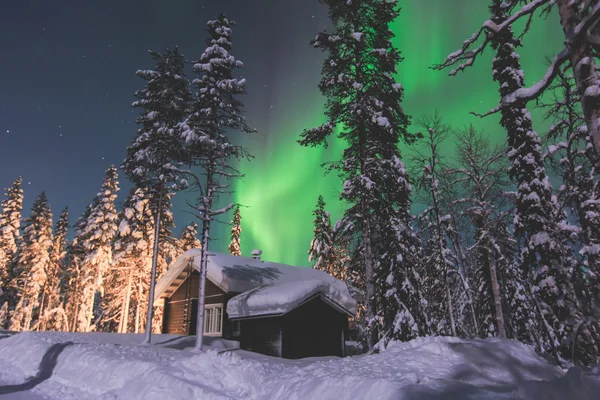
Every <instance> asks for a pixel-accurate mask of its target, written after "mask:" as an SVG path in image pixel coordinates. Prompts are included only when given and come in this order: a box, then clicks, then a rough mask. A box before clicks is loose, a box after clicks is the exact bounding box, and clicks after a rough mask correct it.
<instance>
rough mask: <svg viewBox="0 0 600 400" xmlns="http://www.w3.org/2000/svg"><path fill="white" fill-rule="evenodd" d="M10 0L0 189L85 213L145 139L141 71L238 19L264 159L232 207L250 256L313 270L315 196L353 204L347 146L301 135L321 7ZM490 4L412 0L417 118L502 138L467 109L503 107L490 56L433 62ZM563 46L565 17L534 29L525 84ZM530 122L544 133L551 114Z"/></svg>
mask: <svg viewBox="0 0 600 400" xmlns="http://www.w3.org/2000/svg"><path fill="white" fill-rule="evenodd" d="M9 3H10V5H9V6H8V9H9V11H10V12H3V13H2V15H1V16H0V18H1V20H2V24H0V43H2V44H3V48H4V49H8V50H6V51H5V53H4V54H3V56H4V58H3V60H5V61H4V62H3V63H1V64H0V124H1V125H0V129H1V130H0V132H1V133H2V135H3V140H2V142H0V143H1V146H0V186H2V187H3V188H4V187H7V186H9V185H10V184H11V182H12V181H14V179H15V178H16V177H17V176H19V175H23V178H24V181H25V182H31V183H30V184H26V185H25V187H24V189H25V209H26V210H28V209H29V207H30V205H31V202H32V201H33V199H34V198H35V196H37V194H39V192H41V191H42V190H46V192H47V194H48V197H49V199H50V203H51V205H52V208H53V211H54V213H55V214H57V213H58V210H60V209H61V208H62V207H63V206H64V205H69V208H70V210H71V212H72V215H73V216H75V215H79V214H81V213H82V212H83V210H84V208H85V206H86V204H87V203H89V202H91V200H92V198H93V196H94V195H95V194H96V192H97V190H98V188H99V186H100V183H101V180H102V176H103V173H104V170H105V169H106V168H107V167H108V166H109V165H110V164H111V163H115V164H120V163H121V161H122V159H123V157H124V154H125V146H126V145H127V143H128V142H129V141H130V140H131V139H132V137H133V135H134V134H135V131H136V126H135V117H136V115H135V113H133V112H132V110H131V107H130V104H131V102H132V101H133V93H134V91H135V90H137V89H139V88H140V87H141V85H142V84H143V82H141V80H139V79H138V78H137V77H136V76H135V71H136V70H137V69H142V68H149V67H152V64H151V60H150V58H149V57H148V55H147V53H146V51H147V50H148V49H152V50H158V51H162V50H163V49H164V48H165V47H173V46H175V45H178V46H179V47H180V48H181V49H182V52H183V53H184V54H185V55H186V57H187V58H188V59H190V60H194V59H195V58H197V57H198V56H199V55H200V53H201V52H202V50H203V48H204V39H205V35H204V31H203V29H204V23H205V22H206V20H208V19H210V18H213V17H215V16H216V15H218V13H220V12H225V13H226V14H227V15H228V17H230V18H231V19H234V20H235V21H236V22H237V25H236V26H235V27H234V30H233V35H234V36H233V45H234V50H233V53H234V55H235V56H236V57H237V58H239V59H240V60H242V61H243V62H244V64H245V68H244V69H243V70H240V75H242V76H244V77H245V78H246V79H247V81H248V86H247V91H248V95H247V96H245V97H244V98H242V99H241V100H242V101H243V102H244V104H245V109H246V113H247V114H246V116H247V119H248V123H249V124H250V125H251V126H252V127H254V128H257V130H258V133H256V134H254V135H251V136H249V137H246V138H244V139H242V140H243V143H244V144H245V145H246V146H247V147H248V148H249V149H250V151H251V153H252V154H253V155H254V156H255V159H253V160H252V161H251V162H250V163H244V164H242V165H241V166H240V168H241V170H242V171H243V172H244V173H245V174H246V177H245V179H244V180H243V181H240V182H237V183H236V184H235V185H234V189H235V194H234V200H235V201H236V202H239V203H241V204H242V205H244V206H245V207H243V208H242V210H241V212H242V237H241V243H242V251H243V253H244V254H245V255H249V254H250V251H251V250H252V249H254V248H260V249H262V250H263V258H264V259H265V260H269V261H278V262H284V263H289V264H294V265H303V266H307V265H308V260H307V251H308V248H309V244H310V240H311V238H312V210H313V208H314V206H315V204H316V201H317V197H318V196H319V194H322V195H323V196H324V198H325V201H326V202H327V208H328V209H329V211H330V212H331V213H332V221H335V220H337V218H338V217H339V215H340V213H341V211H342V210H343V205H342V204H340V203H339V202H338V201H337V194H338V193H339V190H340V187H341V183H340V182H339V181H338V179H337V177H336V176H334V175H331V176H327V177H324V176H323V174H324V169H323V168H321V166H320V164H321V163H322V162H325V161H330V160H332V159H333V158H334V157H335V156H336V155H337V154H339V152H340V149H342V148H343V143H332V146H330V148H329V149H327V150H323V149H312V148H302V147H300V145H298V144H297V142H296V141H297V140H298V139H299V135H300V133H301V132H302V130H303V129H306V128H312V127H315V126H317V125H319V124H320V123H321V122H323V120H324V116H323V107H322V104H323V98H322V97H321V94H320V93H319V91H318V88H317V84H318V82H319V79H320V69H321V61H322V60H323V58H324V57H323V55H322V54H321V53H320V52H319V51H318V50H315V49H313V48H311V47H310V45H309V41H310V40H311V39H312V38H313V37H314V36H315V35H316V34H317V33H318V31H319V30H321V29H323V28H324V27H325V26H327V25H328V23H329V22H328V18H327V10H326V9H325V7H323V6H322V5H320V4H319V2H318V0H253V1H243V0H221V1H211V0H200V1H199V0H172V1H168V2H166V1H164V0H152V1H142V0H132V1H127V2H123V1H120V0H107V1H103V2H102V3H101V4H100V3H98V2H94V1H91V0H85V1H81V2H74V1H72V0H57V1H53V2H52V4H50V3H48V2H41V1H40V2H38V1H37V0H35V1H30V2H22V1H20V0H14V1H10V2H9ZM487 3H488V2H487V1H485V0H429V1H419V0H401V1H400V5H401V7H402V12H401V14H400V17H399V18H398V20H397V21H396V23H395V24H394V25H393V27H392V29H393V31H394V32H395V34H396V39H395V45H396V46H397V47H398V49H399V50H401V52H402V55H403V57H404V58H405V60H404V61H403V62H402V63H401V64H400V65H399V68H398V82H399V83H401V84H402V85H403V86H404V88H405V99H404V103H403V106H404V109H405V112H406V113H407V114H409V115H411V116H412V117H413V118H417V117H419V116H421V115H423V114H424V113H428V112H432V111H434V110H435V109H438V110H439V111H440V113H441V115H442V116H443V117H444V118H445V120H446V121H447V122H449V123H451V124H453V125H455V126H456V127H463V126H465V125H466V124H468V123H473V124H474V125H475V126H476V127H477V128H480V129H484V130H485V131H486V133H488V134H491V135H493V137H494V138H497V140H498V141H502V140H505V133H504V132H503V131H502V129H501V128H500V126H499V124H498V121H499V116H498V115H494V116H490V117H487V118H485V119H483V120H481V119H480V118H477V117H475V116H472V115H469V112H470V111H478V112H484V111H487V110H488V109H489V108H492V107H493V106H495V105H496V103H497V102H498V99H499V95H498V90H497V84H496V83H495V82H493V81H492V78H491V54H490V52H489V51H488V52H486V53H485V54H484V56H483V57H481V58H479V59H477V61H476V64H475V66H474V67H472V68H469V69H468V70H467V71H466V72H465V73H461V74H459V75H458V76H456V77H448V76H447V72H437V71H434V70H432V69H430V68H429V67H430V66H431V65H433V64H437V63H440V62H441V61H442V60H443V59H444V58H445V57H446V55H447V54H449V53H450V52H452V51H454V50H456V49H457V48H458V47H460V46H461V45H462V42H463V40H465V39H466V38H468V37H469V36H471V34H472V33H473V32H475V31H476V30H477V28H478V27H479V26H480V25H481V23H482V22H483V21H484V20H485V18H486V17H487V15H488V11H487ZM562 40H563V38H562V32H561V30H560V27H559V24H558V17H557V16H556V15H555V14H553V15H551V16H550V18H549V19H548V20H542V19H540V18H537V19H536V20H535V21H534V24H533V27H532V29H531V31H530V32H529V34H528V35H527V36H526V38H525V41H524V47H523V48H522V49H520V51H519V52H520V54H521V59H522V63H523V68H524V70H525V78H526V82H527V84H532V83H533V82H535V80H536V79H539V78H540V77H541V76H542V75H543V73H544V72H545V69H546V68H545V64H544V58H545V57H548V56H552V55H553V54H554V53H555V52H556V51H557V50H558V48H559V47H560V46H561V44H562ZM17 61H18V62H17ZM22 66H26V67H22ZM532 114H533V116H534V123H535V127H536V130H537V131H538V132H540V134H542V133H543V131H544V129H545V126H544V123H543V118H540V114H539V113H536V112H533V113H532ZM5 132H6V133H5ZM234 140H238V137H237V136H235V138H234ZM450 150H451V145H449V146H448V151H449V153H450ZM403 151H405V150H404V149H403ZM448 155H450V154H448ZM121 186H122V189H121V192H120V201H122V200H123V199H124V197H125V196H126V193H127V189H128V184H127V183H126V182H125V178H124V177H121ZM191 196H192V195H191V194H180V195H178V196H176V198H175V199H174V207H173V212H174V214H175V222H176V224H177V229H176V231H177V232H179V230H180V229H181V228H182V227H183V226H184V224H186V223H188V222H189V221H191V219H192V217H191V216H190V215H189V214H188V213H187V212H186V211H188V209H187V206H186V205H185V198H186V197H187V198H188V199H189V198H191ZM229 200H230V199H222V201H223V202H225V201H229ZM228 218H229V217H228ZM71 223H74V217H72V221H71ZM214 227H215V229H214V230H213V232H212V236H213V238H214V239H215V240H214V241H213V242H212V247H213V249H214V250H216V251H226V249H227V245H228V243H229V226H227V225H225V224H215V225H214Z"/></svg>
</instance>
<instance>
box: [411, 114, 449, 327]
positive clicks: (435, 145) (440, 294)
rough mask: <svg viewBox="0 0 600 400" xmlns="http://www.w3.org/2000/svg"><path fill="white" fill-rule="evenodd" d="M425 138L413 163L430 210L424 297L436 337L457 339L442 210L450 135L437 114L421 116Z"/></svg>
mask: <svg viewBox="0 0 600 400" xmlns="http://www.w3.org/2000/svg"><path fill="white" fill-rule="evenodd" d="M418 126H419V128H422V129H423V131H424V132H423V137H424V139H423V140H422V142H421V147H420V148H415V150H414V156H413V158H414V160H413V161H414V162H413V164H414V165H416V166H417V168H419V171H418V172H416V173H415V174H414V175H413V176H415V177H416V178H415V179H416V180H417V182H418V186H417V187H418V189H419V190H420V191H421V192H422V193H423V194H424V197H425V204H426V205H427V207H426V208H425V210H424V211H423V212H422V213H421V214H420V215H419V219H421V220H422V221H423V223H424V226H425V229H427V231H428V237H429V239H428V245H427V246H425V249H426V251H425V252H424V254H423V256H424V258H423V266H424V270H423V272H422V273H423V274H424V275H425V276H424V278H425V279H426V281H425V283H424V285H423V290H424V293H423V295H424V296H425V298H426V300H427V305H428V315H429V323H430V326H431V327H432V328H435V329H433V333H434V334H438V335H447V336H449V335H451V336H457V328H456V321H455V312H454V304H453V299H452V292H453V288H452V283H453V280H451V279H452V278H451V276H450V275H451V274H452V273H454V272H456V271H457V267H456V263H455V262H454V261H455V258H454V255H453V254H452V252H451V250H450V246H449V243H448V238H447V236H446V232H448V231H449V230H451V229H452V228H451V226H450V216H449V215H448V213H447V211H446V210H444V207H443V199H442V193H441V192H440V191H441V188H440V185H441V183H440V181H441V180H442V179H443V177H442V174H443V172H444V166H443V161H444V160H443V157H442V155H441V154H440V150H439V148H440V146H442V144H443V142H444V141H445V140H446V139H447V138H448V135H449V134H450V131H451V129H450V126H449V125H447V124H445V123H444V122H443V121H442V119H441V117H440V115H439V114H438V113H437V112H436V113H434V114H432V115H427V116H424V117H422V118H421V119H420V120H419V122H418Z"/></svg>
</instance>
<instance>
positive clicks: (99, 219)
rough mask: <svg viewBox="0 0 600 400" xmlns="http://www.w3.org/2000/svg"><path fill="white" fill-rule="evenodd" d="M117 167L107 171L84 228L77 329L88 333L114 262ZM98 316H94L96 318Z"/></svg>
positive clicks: (98, 316) (94, 323)
mask: <svg viewBox="0 0 600 400" xmlns="http://www.w3.org/2000/svg"><path fill="white" fill-rule="evenodd" d="M117 179H118V176H117V170H116V168H115V167H114V166H111V167H110V168H108V170H106V175H105V178H104V183H103V184H102V188H101V190H100V192H99V193H98V194H97V195H96V197H95V198H94V202H93V203H92V207H91V210H90V215H89V217H88V220H87V221H86V222H85V227H84V229H83V231H82V237H81V242H80V244H81V246H82V247H83V251H84V254H85V258H84V259H83V260H82V267H83V270H82V273H83V278H82V280H81V285H82V298H81V301H80V304H79V310H78V315H77V331H78V332H89V331H90V330H94V329H96V320H95V319H98V318H101V315H94V314H96V313H99V312H100V304H101V301H102V297H103V296H104V285H103V279H104V277H105V275H106V272H107V271H108V269H109V267H110V264H111V263H112V242H113V240H114V237H115V235H116V232H117V217H118V215H117V211H116V209H115V199H116V198H117V191H118V190H119V188H118V184H119V182H118V181H117ZM94 317H95V318H94Z"/></svg>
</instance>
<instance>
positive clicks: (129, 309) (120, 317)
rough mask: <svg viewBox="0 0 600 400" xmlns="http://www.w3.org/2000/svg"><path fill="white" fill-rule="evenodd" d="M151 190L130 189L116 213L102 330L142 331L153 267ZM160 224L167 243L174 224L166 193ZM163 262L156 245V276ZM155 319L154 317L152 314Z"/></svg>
mask: <svg viewBox="0 0 600 400" xmlns="http://www.w3.org/2000/svg"><path fill="white" fill-rule="evenodd" d="M153 198H154V196H152V193H148V191H145V190H143V189H141V188H137V189H132V190H131V192H130V194H129V196H128V198H127V200H126V201H125V204H124V208H123V211H122V212H121V213H120V215H119V232H118V234H117V236H116V239H115V244H114V253H113V264H112V265H111V268H110V270H109V273H108V274H107V277H106V288H105V297H104V302H103V309H104V315H105V318H104V319H103V330H104V331H109V332H114V331H116V332H119V333H125V332H135V333H139V332H141V331H142V330H143V326H142V322H143V321H144V316H145V315H146V313H147V307H148V300H149V299H148V295H149V289H150V278H151V276H150V271H151V268H152V258H153V257H152V252H153V248H152V245H153V243H154V232H155V229H154V224H155V219H154V217H153V215H155V213H156V210H152V199H153ZM165 200H166V201H163V202H162V204H163V207H165V209H164V210H162V212H161V215H163V218H161V219H162V223H161V225H160V227H161V230H160V235H161V236H162V237H161V240H160V243H166V239H167V238H168V236H170V234H171V232H170V227H171V226H172V225H173V220H172V216H171V213H170V210H169V208H170V202H169V201H168V200H169V196H168V195H165ZM165 267H166V261H165V257H164V251H163V248H162V246H161V247H159V254H158V260H157V278H158V279H160V277H161V276H162V275H163V274H164V270H165V269H166V268H165ZM153 319H154V317H153Z"/></svg>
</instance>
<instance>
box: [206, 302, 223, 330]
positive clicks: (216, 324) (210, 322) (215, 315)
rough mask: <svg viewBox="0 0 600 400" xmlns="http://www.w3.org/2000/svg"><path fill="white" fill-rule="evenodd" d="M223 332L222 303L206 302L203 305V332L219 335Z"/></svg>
mask: <svg viewBox="0 0 600 400" xmlns="http://www.w3.org/2000/svg"><path fill="white" fill-rule="evenodd" d="M222 333H223V304H207V305H206V306H205V307H204V334H205V335H207V336H221V335H222Z"/></svg>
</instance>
